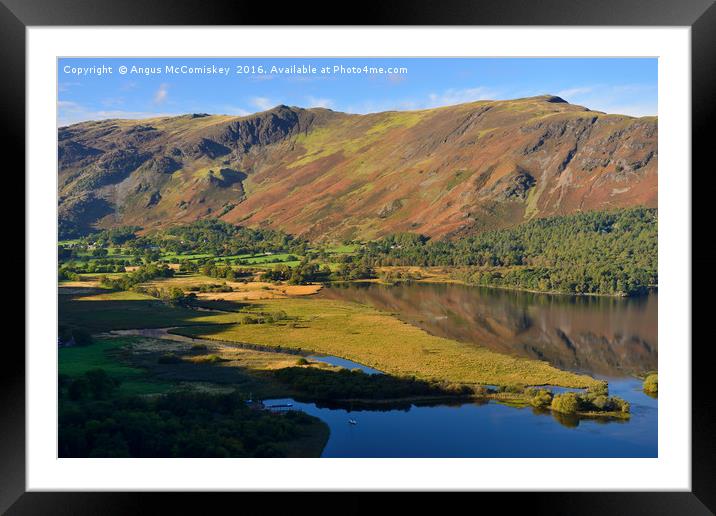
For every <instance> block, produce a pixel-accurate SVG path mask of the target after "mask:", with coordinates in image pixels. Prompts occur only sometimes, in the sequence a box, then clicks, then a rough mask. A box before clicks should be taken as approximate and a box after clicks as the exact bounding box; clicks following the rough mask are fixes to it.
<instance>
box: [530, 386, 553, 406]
mask: <svg viewBox="0 0 716 516" xmlns="http://www.w3.org/2000/svg"><path fill="white" fill-rule="evenodd" d="M530 394H531V396H532V397H531V399H530V404H531V405H532V406H533V407H537V408H547V407H549V406H550V405H551V404H552V398H553V395H552V392H551V391H548V390H547V389H536V390H533V391H532V392H530Z"/></svg>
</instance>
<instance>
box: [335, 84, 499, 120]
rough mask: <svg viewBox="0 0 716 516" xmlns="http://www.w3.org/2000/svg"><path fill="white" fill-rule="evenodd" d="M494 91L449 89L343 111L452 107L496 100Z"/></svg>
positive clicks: (363, 104) (359, 105)
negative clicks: (416, 97)
mask: <svg viewBox="0 0 716 516" xmlns="http://www.w3.org/2000/svg"><path fill="white" fill-rule="evenodd" d="M497 98H498V94H497V92H496V91H494V90H491V89H489V88H484V87H475V88H465V89H455V88H451V89H448V90H445V91H442V92H440V93H430V94H429V95H428V96H427V97H423V98H420V99H397V100H379V101H375V100H366V101H364V102H361V103H360V104H351V105H349V106H347V107H346V108H345V109H346V111H347V112H348V113H361V114H365V113H379V112H381V111H410V110H417V109H430V108H435V107H442V106H453V105H455V104H464V103H466V102H475V101H478V100H493V99H497Z"/></svg>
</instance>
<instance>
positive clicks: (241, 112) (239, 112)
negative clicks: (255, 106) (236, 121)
mask: <svg viewBox="0 0 716 516" xmlns="http://www.w3.org/2000/svg"><path fill="white" fill-rule="evenodd" d="M220 111H221V112H223V113H224V114H225V115H234V116H246V115H250V114H251V113H253V112H252V111H247V110H245V109H244V108H241V107H238V106H231V105H225V106H222V107H221V108H220Z"/></svg>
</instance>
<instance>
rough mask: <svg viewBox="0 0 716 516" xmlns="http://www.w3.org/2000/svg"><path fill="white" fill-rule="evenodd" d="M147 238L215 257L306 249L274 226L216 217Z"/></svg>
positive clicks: (181, 250)
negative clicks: (255, 226) (241, 223)
mask: <svg viewBox="0 0 716 516" xmlns="http://www.w3.org/2000/svg"><path fill="white" fill-rule="evenodd" d="M146 238H147V239H148V240H149V241H151V242H152V243H154V244H155V245H157V246H159V247H161V248H162V249H164V250H166V251H169V252H175V253H188V252H196V253H211V254H213V255H215V256H230V255H237V254H259V253H267V252H291V253H298V254H301V253H303V252H305V250H306V246H307V242H306V241H304V240H301V239H297V238H294V237H293V236H291V235H288V234H286V233H283V232H281V231H276V230H273V229H251V228H244V227H241V226H235V225H233V224H229V223H226V222H222V221H220V220H216V219H204V220H197V221H196V222H193V223H191V224H188V225H186V226H176V227H173V228H169V229H167V230H165V231H162V232H159V233H157V234H155V235H153V236H151V237H146Z"/></svg>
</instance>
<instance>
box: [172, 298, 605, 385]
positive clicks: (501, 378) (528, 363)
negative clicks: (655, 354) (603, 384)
mask: <svg viewBox="0 0 716 516" xmlns="http://www.w3.org/2000/svg"><path fill="white" fill-rule="evenodd" d="M254 309H255V310H256V311H266V310H283V311H285V312H286V313H287V314H288V316H289V317H295V318H298V321H299V324H297V325H294V326H296V327H292V325H289V324H280V323H279V324H253V325H250V324H231V325H226V326H221V327H214V328H211V327H206V326H204V327H190V328H182V329H180V330H177V331H178V332H179V333H182V334H191V335H196V336H201V337H203V338H207V339H218V340H225V341H238V342H246V343H252V344H259V345H265V346H276V347H277V346H281V347H284V348H291V349H299V348H300V349H303V350H312V351H315V352H318V353H324V354H329V355H335V356H339V357H343V358H347V359H349V360H353V361H356V362H359V363H361V364H364V365H367V366H370V367H374V368H376V369H379V370H381V371H384V372H386V373H389V374H394V375H398V376H416V377H418V378H422V379H426V380H440V381H447V382H451V383H464V384H497V385H516V384H523V385H556V386H563V387H588V386H590V385H596V384H597V381H596V380H594V379H593V378H591V377H589V376H585V375H577V374H574V373H569V372H566V371H560V370H559V369H556V368H554V367H552V366H550V365H549V364H548V363H546V362H541V361H537V360H530V359H525V358H518V357H512V356H507V355H502V354H499V353H495V352H493V351H490V350H488V349H486V348H482V347H478V346H474V345H468V344H462V343H459V342H456V341H452V340H448V339H444V338H441V337H436V336H433V335H430V334H428V333H426V332H425V331H423V330H421V329H419V328H416V327H414V326H411V325H409V324H407V323H403V322H402V321H400V320H398V319H397V318H395V317H393V316H391V315H389V314H386V313H383V312H379V311H377V310H375V309H373V308H370V307H367V306H363V305H358V304H354V303H348V302H342V301H334V300H327V299H318V298H302V299H299V298H286V299H278V300H264V301H262V302H261V303H259V304H257V305H256V306H255V308H254Z"/></svg>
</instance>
